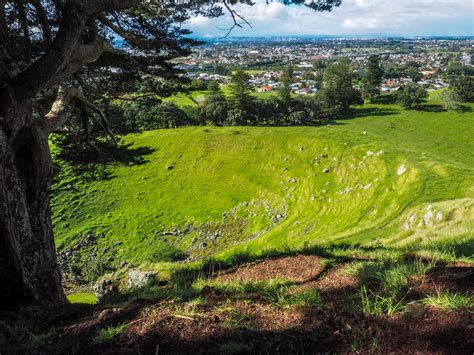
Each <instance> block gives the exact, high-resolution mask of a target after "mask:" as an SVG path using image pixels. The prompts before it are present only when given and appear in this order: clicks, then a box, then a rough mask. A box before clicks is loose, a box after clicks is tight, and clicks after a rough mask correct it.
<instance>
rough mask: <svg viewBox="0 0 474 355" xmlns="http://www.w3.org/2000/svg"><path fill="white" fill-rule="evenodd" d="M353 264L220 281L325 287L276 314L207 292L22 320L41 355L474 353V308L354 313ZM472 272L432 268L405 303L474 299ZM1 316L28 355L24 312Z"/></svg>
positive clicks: (249, 271) (306, 262) (280, 264)
mask: <svg viewBox="0 0 474 355" xmlns="http://www.w3.org/2000/svg"><path fill="white" fill-rule="evenodd" d="M346 267H347V265H345V264H339V265H335V266H325V265H324V264H323V263H322V262H321V259H320V258H318V257H316V256H303V255H300V256H292V257H283V258H275V259H268V260H265V261H262V262H259V263H253V264H250V265H245V266H241V267H238V268H234V269H231V270H227V271H223V272H220V273H218V274H216V275H214V278H215V279H216V280H219V281H261V280H268V279H273V278H275V277H279V278H287V279H291V280H294V281H295V283H296V286H295V290H310V289H317V290H319V292H320V294H321V295H322V298H323V300H324V304H323V306H320V307H307V306H306V307H276V306H275V305H274V304H272V303H270V302H268V301H267V300H265V299H262V298H259V297H258V296H256V297H248V298H243V297H237V296H236V297H229V296H228V295H223V294H221V293H219V292H217V291H215V290H213V289H209V288H208V289H207V290H206V293H205V296H203V297H205V298H206V302H205V303H203V304H192V303H190V302H188V303H180V302H176V301H172V300H167V301H161V302H152V301H147V300H136V301H134V302H132V303H129V304H123V305H115V306H85V305H71V306H68V307H65V308H64V309H55V310H52V311H51V312H49V313H46V314H45V313H41V314H38V313H35V312H34V311H32V312H30V313H24V314H22V315H21V322H23V323H25V324H35V326H34V327H33V328H32V329H31V332H32V333H34V334H40V333H42V332H43V333H44V332H47V331H49V332H50V333H51V332H52V335H50V336H49V337H48V341H47V342H46V343H45V344H40V345H39V346H38V347H37V348H36V351H37V353H42V354H180V353H183V354H188V353H189V354H190V353H194V354H196V353H199V354H206V353H209V354H211V353H212V354H245V353H257V354H260V353H263V354H276V353H279V354H290V353H291V354H314V353H320V352H336V353H341V352H342V353H399V354H405V353H413V354H473V353H474V310H462V311H441V310H439V309H436V308H434V307H430V306H424V305H422V304H420V303H409V304H408V306H407V309H406V311H405V312H403V313H400V314H396V315H391V316H379V317H368V316H364V315H362V314H361V313H357V312H354V311H353V309H351V307H350V306H348V302H347V300H348V299H351V297H355V295H357V293H358V285H357V279H356V278H355V277H354V276H352V275H350V274H349V273H347V272H346ZM302 270H304V271H302ZM472 270H473V267H472V265H447V266H443V267H440V268H435V269H433V270H432V271H431V272H430V273H429V274H428V275H427V276H426V277H423V278H421V279H418V280H412V282H411V284H410V289H409V291H408V293H407V297H409V298H413V299H416V298H417V297H419V296H420V295H424V294H426V293H430V292H434V291H436V290H451V291H461V292H471V293H472V292H474V275H471V274H469V272H471V273H472ZM453 272H456V273H458V274H459V273H462V272H467V273H468V275H470V276H468V277H467V278H466V277H464V278H462V279H460V280H458V281H456V280H452V279H448V278H445V277H444V276H445V275H448V274H449V275H450V274H452V273H453ZM1 317H2V318H0V319H1V321H0V334H3V342H4V344H6V345H5V348H4V349H5V350H3V351H0V352H1V353H2V354H9V353H18V352H17V351H14V349H20V348H21V346H20V345H21V344H18V343H21V341H22V340H21V339H14V337H15V329H16V328H15V327H12V326H9V324H10V325H11V324H16V325H17V326H18V324H23V323H20V321H19V320H18V319H19V315H18V314H3V315H1ZM15 322H16V323H15ZM119 324H121V325H123V326H124V331H123V332H122V333H121V334H119V335H117V336H115V337H114V338H113V339H112V340H111V341H108V342H105V343H98V342H97V341H95V340H94V339H96V336H97V334H98V329H101V328H105V327H107V326H117V325H119ZM51 328H53V330H52V331H51ZM17 335H18V334H17ZM0 344H2V337H1V336H0ZM15 346H17V348H15ZM18 346H20V347H18ZM0 349H1V348H0ZM20 352H21V351H20ZM30 353H31V352H30ZM33 353H34V352H33Z"/></svg>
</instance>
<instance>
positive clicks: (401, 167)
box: [397, 164, 407, 176]
mask: <svg viewBox="0 0 474 355" xmlns="http://www.w3.org/2000/svg"><path fill="white" fill-rule="evenodd" d="M406 171H407V167H406V165H405V164H402V165H400V167H399V168H398V170H397V174H398V176H402V175H403V174H405V173H406Z"/></svg>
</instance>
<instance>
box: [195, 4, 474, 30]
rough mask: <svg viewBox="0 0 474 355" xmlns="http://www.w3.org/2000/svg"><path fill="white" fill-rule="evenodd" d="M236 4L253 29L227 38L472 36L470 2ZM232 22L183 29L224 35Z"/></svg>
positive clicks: (204, 21) (199, 22)
mask: <svg viewBox="0 0 474 355" xmlns="http://www.w3.org/2000/svg"><path fill="white" fill-rule="evenodd" d="M254 2H255V3H256V5H254V6H252V7H250V6H237V7H236V9H238V11H239V13H241V14H243V15H244V17H245V18H246V20H248V21H249V22H250V24H251V25H252V28H250V27H248V26H244V28H243V29H239V28H236V29H234V30H233V31H232V33H231V35H230V36H235V37H237V36H251V37H259V36H281V35H285V36H287V35H289V36H291V35H371V34H385V35H400V36H434V35H438V36H474V0H342V5H341V6H340V7H339V8H335V9H334V10H333V11H332V12H329V13H315V12H314V11H311V10H310V9H308V8H305V7H301V6H284V5H283V4H281V3H278V2H273V3H271V4H269V5H266V4H265V1H264V0H254ZM231 25H232V20H231V18H230V17H229V16H224V17H221V18H218V19H208V18H204V17H195V18H193V19H191V20H190V21H189V22H188V23H187V25H186V27H187V28H189V29H191V30H192V31H193V32H194V35H195V36H197V37H223V36H224V35H225V34H226V33H227V32H226V31H225V30H223V29H226V28H229V27H230V26H231Z"/></svg>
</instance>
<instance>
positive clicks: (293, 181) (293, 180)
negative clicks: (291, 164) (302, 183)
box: [288, 178, 297, 184]
mask: <svg viewBox="0 0 474 355" xmlns="http://www.w3.org/2000/svg"><path fill="white" fill-rule="evenodd" d="M288 182H290V183H292V184H296V183H297V180H296V178H291V179H289V180H288Z"/></svg>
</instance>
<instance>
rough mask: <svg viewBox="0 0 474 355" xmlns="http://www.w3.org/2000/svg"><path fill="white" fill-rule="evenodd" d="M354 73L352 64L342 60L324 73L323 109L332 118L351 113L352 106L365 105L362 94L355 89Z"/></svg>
mask: <svg viewBox="0 0 474 355" xmlns="http://www.w3.org/2000/svg"><path fill="white" fill-rule="evenodd" d="M353 82H354V73H353V69H352V67H351V66H350V64H349V63H348V62H347V61H345V60H340V61H338V62H337V63H335V64H332V65H330V66H328V68H327V70H326V71H325V73H324V83H323V88H322V89H321V100H322V104H323V108H324V109H325V110H326V111H327V112H328V113H329V114H330V115H331V116H336V117H337V116H339V115H341V114H343V113H346V112H348V111H349V108H350V107H351V106H352V105H360V104H363V101H362V96H361V94H360V92H359V91H358V90H357V89H355V88H354V85H353Z"/></svg>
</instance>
